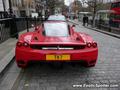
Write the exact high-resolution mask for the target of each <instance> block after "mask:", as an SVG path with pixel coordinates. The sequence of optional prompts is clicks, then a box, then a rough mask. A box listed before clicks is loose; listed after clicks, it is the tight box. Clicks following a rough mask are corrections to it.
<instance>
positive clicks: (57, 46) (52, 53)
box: [15, 21, 98, 68]
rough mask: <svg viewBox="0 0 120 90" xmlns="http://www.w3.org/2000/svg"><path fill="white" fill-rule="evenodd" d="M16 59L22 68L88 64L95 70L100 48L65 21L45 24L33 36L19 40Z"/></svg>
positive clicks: (28, 35) (87, 36)
mask: <svg viewBox="0 0 120 90" xmlns="http://www.w3.org/2000/svg"><path fill="white" fill-rule="evenodd" d="M15 56H16V62H17V65H18V66H19V67H21V68H22V67H26V66H27V65H28V63H29V62H31V61H45V62H79V61H85V62H86V65H87V66H95V64H96V60H97V57H98V47H97V43H96V42H95V41H94V40H93V39H92V37H91V36H89V35H88V34H85V33H80V32H75V31H74V26H70V25H68V24H67V23H66V22H63V21H46V22H44V23H43V24H42V25H41V26H38V27H37V28H36V29H35V31H34V32H27V33H25V34H22V35H21V36H20V37H19V40H18V42H17V44H16V55H15Z"/></svg>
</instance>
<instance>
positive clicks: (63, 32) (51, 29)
mask: <svg viewBox="0 0 120 90" xmlns="http://www.w3.org/2000/svg"><path fill="white" fill-rule="evenodd" d="M44 30H45V35H46V36H61V37H66V36H69V31H68V26H67V23H65V22H55V23H49V22H47V23H44Z"/></svg>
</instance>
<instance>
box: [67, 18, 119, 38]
mask: <svg viewBox="0 0 120 90" xmlns="http://www.w3.org/2000/svg"><path fill="white" fill-rule="evenodd" d="M68 21H69V22H71V23H74V24H76V25H79V24H78V23H76V22H74V21H70V20H68ZM85 28H87V29H91V30H94V31H98V32H100V33H103V34H107V35H109V36H113V37H116V38H119V39H120V35H117V34H114V33H111V32H107V31H102V30H100V29H96V28H91V27H85Z"/></svg>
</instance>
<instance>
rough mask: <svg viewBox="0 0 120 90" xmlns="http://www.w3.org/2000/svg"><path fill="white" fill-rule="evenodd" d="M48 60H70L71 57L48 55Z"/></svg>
mask: <svg viewBox="0 0 120 90" xmlns="http://www.w3.org/2000/svg"><path fill="white" fill-rule="evenodd" d="M46 60H48V61H51V60H70V55H46Z"/></svg>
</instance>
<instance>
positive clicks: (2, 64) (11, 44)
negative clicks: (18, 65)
mask: <svg viewBox="0 0 120 90" xmlns="http://www.w3.org/2000/svg"><path fill="white" fill-rule="evenodd" d="M29 31H33V29H32V28H30V29H29ZM25 32H27V30H24V31H22V32H20V33H19V35H21V34H23V33H25ZM16 42H17V39H15V38H10V39H8V40H6V41H5V42H3V43H1V44H0V74H1V73H2V72H3V70H4V69H5V68H6V67H7V65H8V64H9V63H10V62H11V60H12V59H13V58H14V56H15V45H16Z"/></svg>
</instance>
